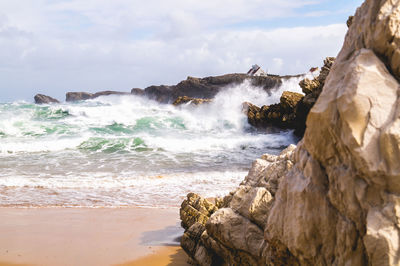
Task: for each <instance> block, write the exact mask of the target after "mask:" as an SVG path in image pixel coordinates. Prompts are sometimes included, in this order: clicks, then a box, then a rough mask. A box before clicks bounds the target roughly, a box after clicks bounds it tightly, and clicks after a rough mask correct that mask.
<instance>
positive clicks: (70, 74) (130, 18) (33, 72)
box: [0, 0, 346, 100]
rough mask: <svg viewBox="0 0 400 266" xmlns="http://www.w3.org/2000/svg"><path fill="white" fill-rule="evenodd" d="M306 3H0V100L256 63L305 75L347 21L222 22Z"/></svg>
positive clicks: (329, 51) (329, 50) (172, 79)
mask: <svg viewBox="0 0 400 266" xmlns="http://www.w3.org/2000/svg"><path fill="white" fill-rule="evenodd" d="M17 3H18V4H17ZM24 4H25V8H24V9H23V10H22V9H21V8H20V6H21V5H24ZM308 4H311V1H298V0H297V1H294V0H284V1H260V0H252V1H251V0H250V1H244V0H243V1H242V0H238V1H227V0H221V1H195V0H186V1H184V0H173V1H155V0H148V1H141V2H139V1H125V0H113V1H108V0H107V1H106V0H87V1H77V0H69V1H46V0H35V1H28V0H25V1H24V0H20V1H11V0H10V1H1V2H0V10H2V11H3V14H1V12H2V11H0V60H1V62H2V64H1V66H0V80H2V81H3V82H2V84H0V100H2V99H3V98H5V95H7V94H12V95H15V97H19V98H21V97H24V98H28V99H29V98H30V97H31V96H33V95H34V93H36V92H38V91H41V92H43V93H47V94H50V95H53V96H57V97H59V98H62V95H64V93H65V92H66V91H69V90H87V91H96V90H102V89H116V90H118V89H119V90H129V89H130V88H132V87H146V86H148V85H152V84H173V83H176V82H178V81H180V80H181V79H185V78H186V76H188V75H191V76H207V75H218V74H224V73H230V72H245V71H247V69H248V67H250V65H251V64H253V63H258V64H260V65H261V66H263V67H264V68H266V69H269V71H270V72H275V71H276V72H278V74H295V73H300V72H304V71H307V70H308V69H309V68H310V67H311V66H319V65H321V64H322V59H323V58H324V57H325V56H334V55H335V54H336V53H337V52H338V50H339V48H340V47H341V44H342V42H343V37H344V33H345V31H346V27H345V25H344V24H343V25H342V24H341V25H329V26H320V27H297V28H278V29H273V30H266V29H263V28H262V27H255V28H252V29H246V30H244V29H238V28H234V27H226V26H227V25H230V24H231V23H240V22H246V21H248V20H251V19H252V18H253V17H254V18H257V19H260V18H262V19H265V20H268V19H272V18H274V17H277V16H286V15H288V14H291V13H293V12H294V9H295V8H296V7H299V6H304V5H308ZM6 11H7V12H6Z"/></svg>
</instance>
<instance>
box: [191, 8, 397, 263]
mask: <svg viewBox="0 0 400 266" xmlns="http://www.w3.org/2000/svg"><path fill="white" fill-rule="evenodd" d="M399 18H400V2H399V3H398V2H396V1H389V0H378V1H373V0H367V1H365V3H364V4H363V5H362V6H361V7H360V8H359V9H358V10H357V12H356V14H355V16H354V19H353V22H352V24H351V26H350V27H349V31H348V33H347V35H346V39H345V43H344V45H343V48H342V50H341V51H340V53H339V55H338V57H337V59H336V61H335V63H334V64H333V66H332V68H331V71H330V74H329V76H328V75H326V73H325V74H323V75H324V76H325V78H326V80H324V83H325V85H324V87H323V90H322V92H321V94H320V95H319V97H318V100H317V101H316V103H315V105H314V106H313V108H312V109H311V110H310V112H309V114H308V118H307V129H306V131H305V135H304V138H303V140H302V141H300V142H299V144H298V146H297V148H295V149H294V148H293V147H290V148H288V149H287V150H286V151H284V152H283V153H282V154H281V155H280V156H272V155H264V156H262V158H260V159H258V160H257V161H256V162H255V163H254V164H253V167H252V169H251V170H250V172H249V174H248V176H247V177H246V178H245V180H244V181H243V182H242V184H241V185H240V186H239V188H238V189H237V190H235V191H233V192H232V193H230V194H229V195H228V196H226V197H225V199H224V202H225V204H224V208H221V209H219V210H217V211H215V212H214V213H213V214H211V216H210V217H209V218H208V220H207V222H206V223H205V228H202V231H201V237H198V238H197V240H196V241H194V245H192V246H193V247H194V249H193V252H188V254H189V255H190V256H191V258H192V259H193V261H194V262H195V263H198V264H200V265H211V264H213V263H219V265H246V264H247V265H399V264H400V242H399V239H400V166H399V165H400V163H399V162H400V84H399V82H398V80H399V77H400V75H399V74H400V61H399V58H398V54H399V47H400V43H399V41H398V40H399V35H400V33H399V32H400V31H398V27H399V25H400V24H399ZM320 81H321V80H320V79H318V82H320ZM308 84H310V83H308ZM313 86H314V85H312V84H311V85H310V86H308V87H307V88H312V87H313ZM311 90H312V91H314V89H311ZM186 251H187V250H186ZM196 254H201V255H202V256H199V255H197V256H196Z"/></svg>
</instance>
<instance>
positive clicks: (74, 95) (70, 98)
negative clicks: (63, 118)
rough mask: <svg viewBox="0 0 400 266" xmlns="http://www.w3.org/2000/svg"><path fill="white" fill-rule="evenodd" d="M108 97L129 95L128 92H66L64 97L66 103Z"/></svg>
mask: <svg viewBox="0 0 400 266" xmlns="http://www.w3.org/2000/svg"><path fill="white" fill-rule="evenodd" d="M108 95H130V93H129V92H120V91H100V92H96V93H89V92H67V94H66V96H65V100H66V101H67V102H75V101H83V100H89V99H95V98H97V97H100V96H108Z"/></svg>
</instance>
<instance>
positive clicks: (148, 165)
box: [0, 84, 297, 207]
mask: <svg viewBox="0 0 400 266" xmlns="http://www.w3.org/2000/svg"><path fill="white" fill-rule="evenodd" d="M296 89H297V88H296ZM277 90H278V89H277ZM280 93H281V89H279V90H278V91H277V92H276V95H278V96H276V95H272V96H269V95H268V94H267V93H265V92H263V91H262V90H260V89H257V88H252V87H250V86H249V85H248V84H241V85H238V86H237V87H233V88H229V89H227V90H226V91H224V92H222V93H220V94H218V95H217V96H216V98H215V99H214V102H213V103H211V104H209V105H203V106H199V107H193V106H190V105H184V106H181V107H174V106H172V105H168V104H159V103H156V102H154V101H150V100H148V99H144V98H140V97H136V96H108V97H100V98H97V99H94V100H89V101H83V102H77V103H61V104H52V105H35V104H32V103H26V102H14V103H3V104H0V191H1V193H0V206H89V207H102V206H110V207H118V206H155V207H166V206H178V205H179V204H180V201H181V200H182V199H183V197H184V196H185V195H186V193H188V192H189V191H194V192H197V193H200V194H202V195H204V196H210V197H213V196H219V195H220V196H222V195H224V194H225V193H227V192H229V191H230V190H231V189H233V188H234V187H235V186H237V185H238V184H239V183H240V181H241V180H242V179H243V178H244V176H245V175H246V173H247V171H248V169H249V167H250V165H251V162H252V161H253V160H254V159H256V158H258V157H259V156H260V155H262V154H263V153H267V152H268V153H275V154H276V153H278V152H279V151H281V150H282V149H283V148H284V147H286V146H287V145H289V144H290V143H294V142H295V141H296V139H295V138H294V137H293V135H292V133H291V132H289V131H278V132H276V133H273V134H272V133H270V134H266V133H256V132H254V131H252V130H251V129H250V127H249V125H248V124H247V119H246V116H245V115H244V114H243V113H242V110H241V103H242V102H243V101H250V102H253V103H256V104H260V105H261V104H265V103H274V102H276V101H277V99H279V95H280ZM216 188H217V189H216Z"/></svg>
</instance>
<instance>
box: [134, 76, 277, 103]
mask: <svg viewBox="0 0 400 266" xmlns="http://www.w3.org/2000/svg"><path fill="white" fill-rule="evenodd" d="M281 79H282V77H280V76H275V75H268V76H249V75H246V74H226V75H222V76H214V77H206V78H194V77H188V78H187V79H186V80H183V81H181V82H179V83H178V84H177V85H173V86H166V85H161V86H150V87H147V88H145V89H144V90H143V91H140V90H138V89H132V91H131V93H132V94H139V95H145V96H147V97H148V98H150V99H153V100H156V101H158V102H161V103H168V102H174V101H175V100H176V99H178V98H179V97H183V96H186V97H190V98H201V99H212V98H214V96H215V95H216V94H217V93H218V92H220V91H221V89H223V88H226V87H227V86H232V85H234V84H240V83H242V82H243V81H245V80H249V81H250V83H251V84H252V85H253V86H257V87H262V88H264V89H265V90H267V91H268V90H269V89H272V88H275V87H276V86H278V85H280V84H281V83H282V80H281Z"/></svg>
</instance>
